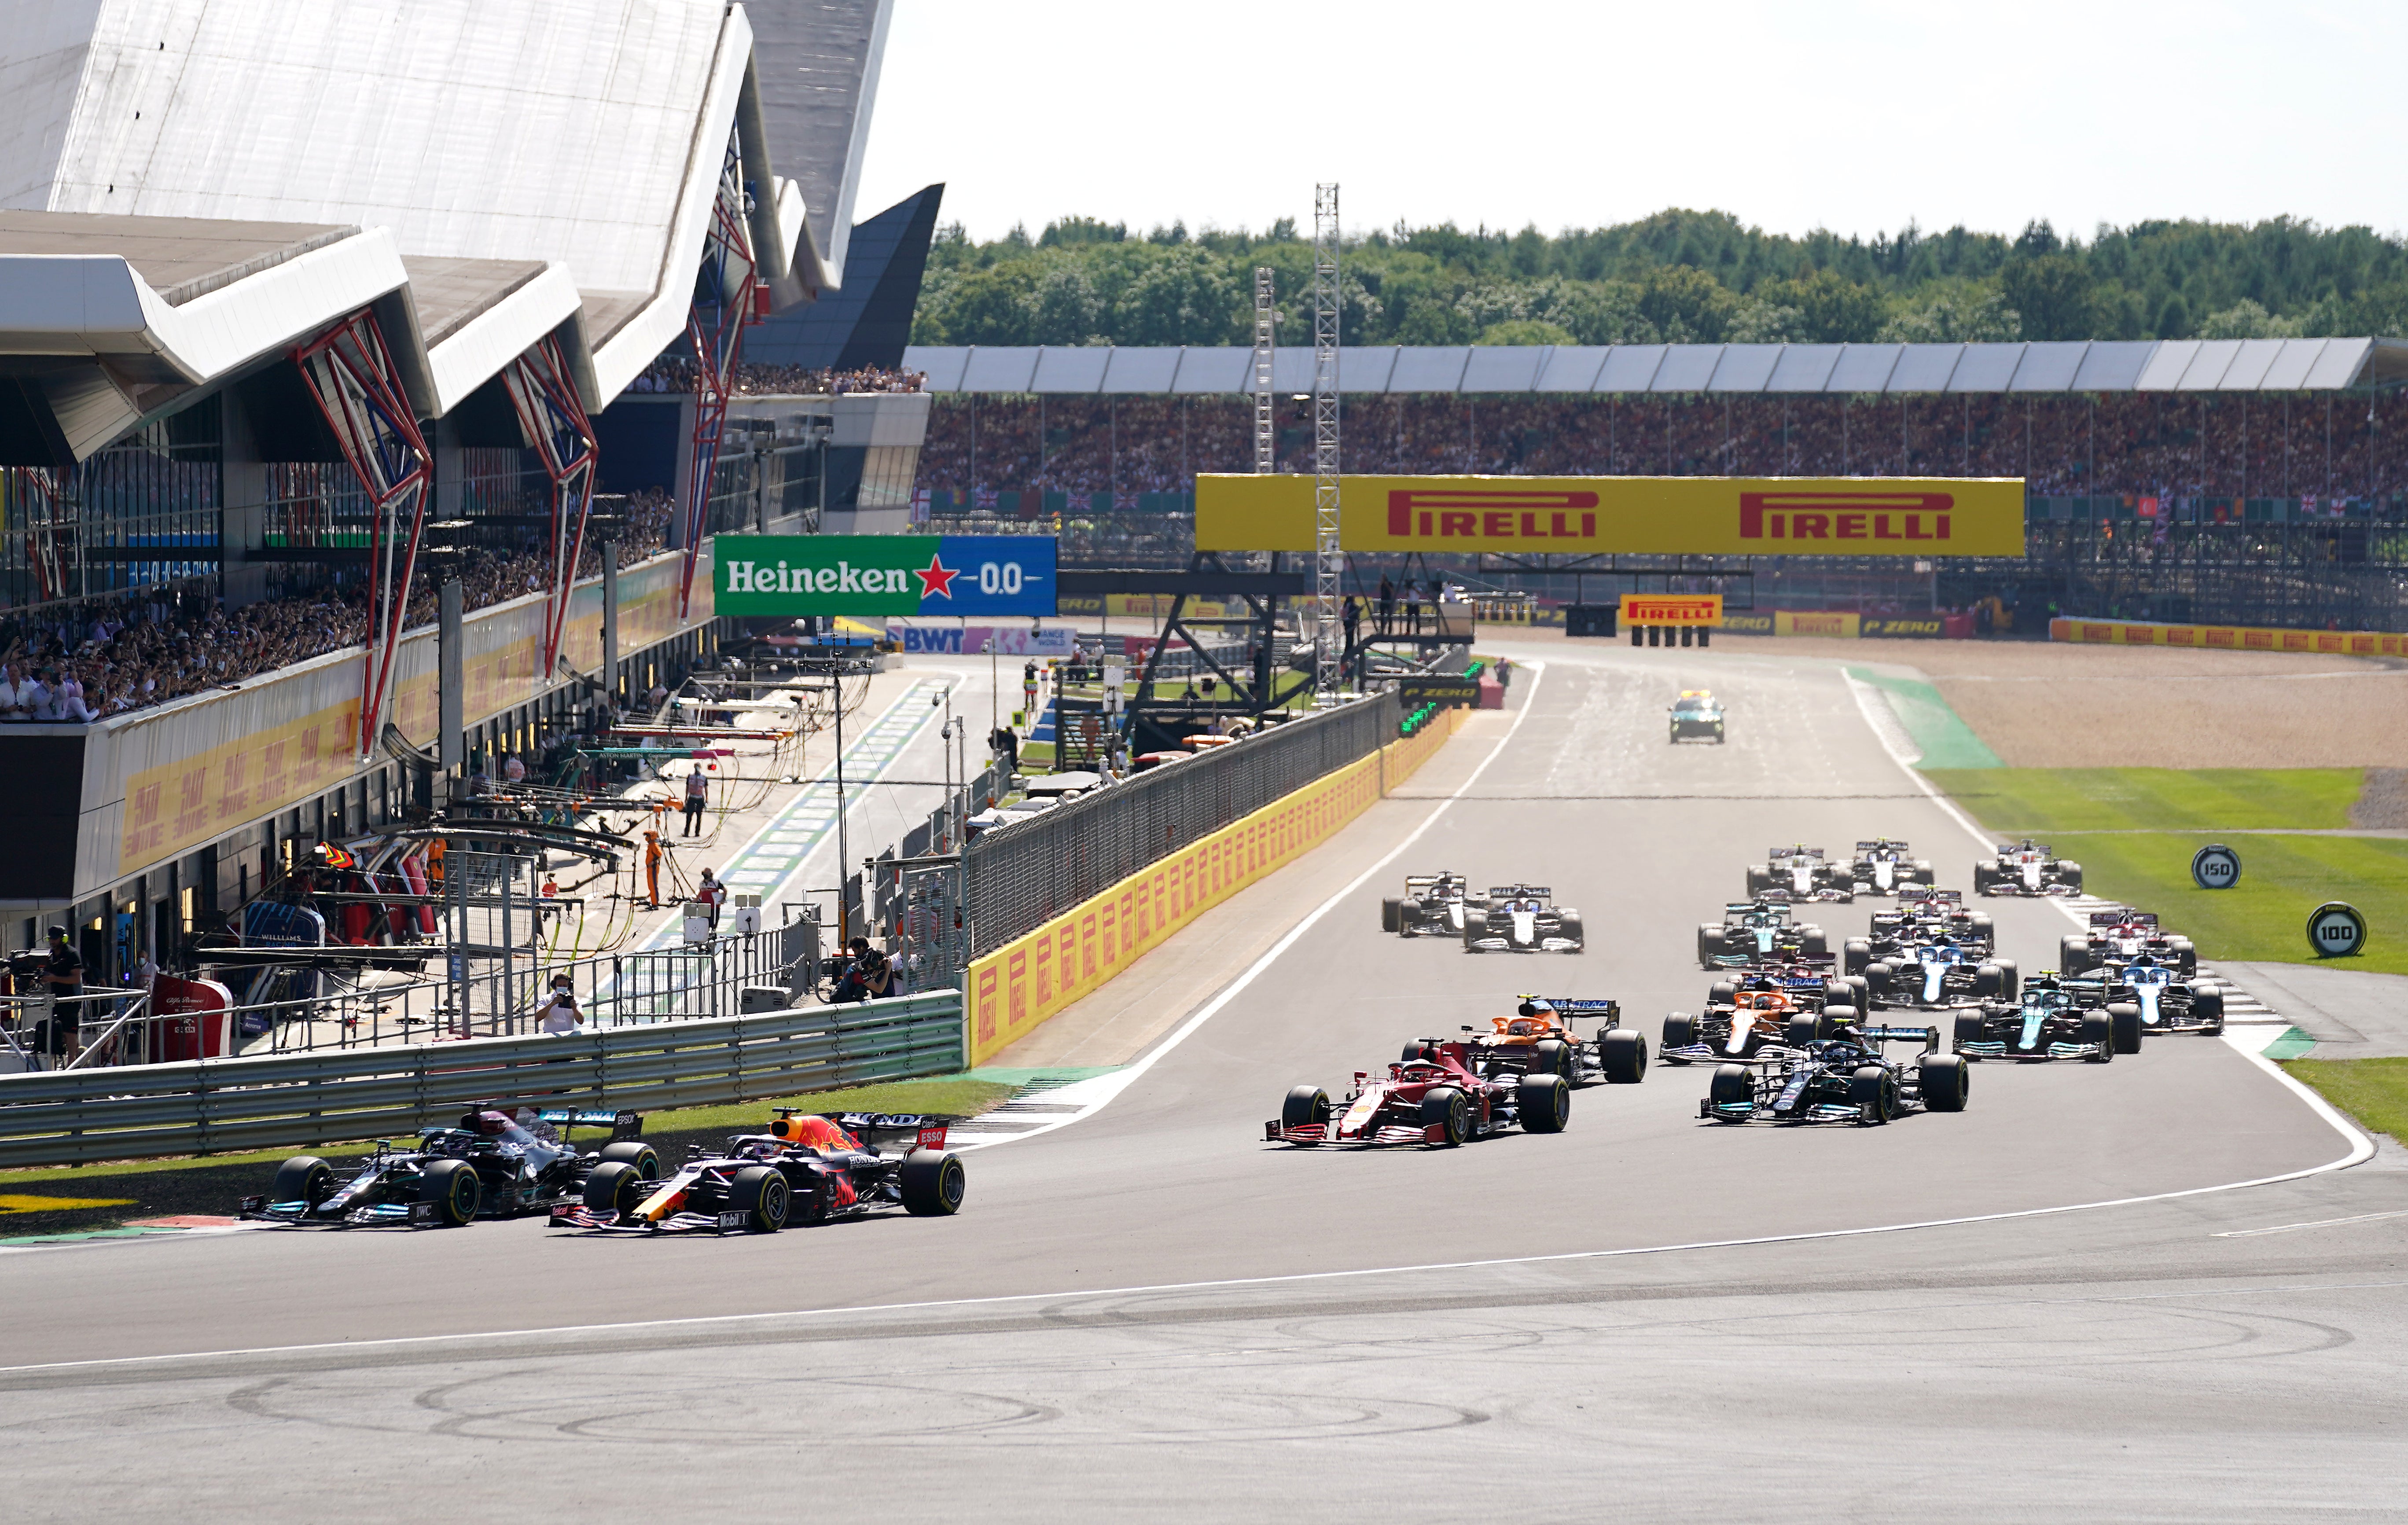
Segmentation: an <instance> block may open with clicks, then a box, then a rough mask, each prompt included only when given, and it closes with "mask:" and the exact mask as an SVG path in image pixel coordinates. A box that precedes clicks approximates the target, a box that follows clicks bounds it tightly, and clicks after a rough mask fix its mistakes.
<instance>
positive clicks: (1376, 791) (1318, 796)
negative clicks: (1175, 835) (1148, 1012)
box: [964, 709, 1471, 1065]
mask: <svg viewBox="0 0 2408 1525" xmlns="http://www.w3.org/2000/svg"><path fill="white" fill-rule="evenodd" d="M1470 713H1471V712H1469V711H1468V710H1456V709H1451V710H1448V711H1446V712H1444V716H1445V718H1444V719H1442V720H1434V721H1432V722H1431V723H1430V724H1429V725H1427V726H1425V727H1423V728H1422V729H1421V730H1419V731H1417V732H1415V733H1414V734H1413V735H1412V736H1411V737H1408V738H1405V739H1403V740H1401V741H1390V742H1389V743H1388V744H1387V745H1385V746H1383V747H1381V748H1379V749H1378V750H1377V751H1375V752H1374V753H1372V754H1371V755H1369V756H1367V757H1362V758H1358V759H1356V760H1355V761H1354V762H1351V763H1348V764H1346V765H1345V766H1344V767H1342V768H1340V769H1339V770H1337V771H1335V772H1332V773H1329V774H1327V775H1326V776H1324V777H1322V778H1319V779H1316V780H1314V781H1313V782H1312V783H1311V784H1306V785H1305V786H1304V787H1302V788H1300V789H1297V790H1295V791H1293V792H1291V793H1289V794H1286V795H1283V796H1281V797H1280V798H1277V799H1274V800H1272V801H1271V802H1270V803H1269V804H1268V805H1265V806H1264V807H1262V808H1261V809H1260V810H1257V811H1254V812H1253V813H1251V814H1248V815H1246V816H1244V817H1242V818H1240V819H1239V820H1237V821H1235V822H1233V823H1231V824H1230V825H1228V826H1226V827H1222V828H1221V829H1219V830H1217V831H1214V832H1211V833H1210V834H1208V835H1206V836H1204V837H1201V838H1199V839H1197V841H1195V842H1190V843H1188V844H1187V845H1185V846H1184V847H1182V848H1181V849H1179V850H1178V851H1176V852H1174V853H1171V854H1170V855H1168V856H1165V857H1163V858H1161V859H1159V860H1157V861H1155V862H1154V863H1151V864H1148V865H1146V866H1145V867H1144V868H1142V869H1140V870H1138V871H1137V872H1135V873H1133V874H1130V875H1129V876H1127V877H1126V878H1125V879H1123V880H1121V881H1120V882H1119V883H1117V884H1115V885H1111V886H1110V887H1109V888H1107V889H1105V890H1104V891H1103V892H1102V893H1101V894H1098V895H1096V896H1094V897H1093V898H1091V899H1087V900H1084V901H1082V902H1081V903H1080V904H1078V905H1075V906H1073V907H1071V908H1070V909H1069V910H1068V911H1066V912H1064V913H1063V914H1060V915H1058V916H1055V917H1054V918H1053V919H1052V920H1050V921H1048V922H1046V923H1045V924H1044V925H1042V926H1040V927H1039V928H1037V929H1036V930H1034V931H1032V932H1029V933H1028V934H1027V935H1025V936H1024V937H1019V938H1015V939H1013V940H1012V941H1011V942H1008V943H1006V944H1004V945H1003V946H1002V947H999V948H997V949H996V950H995V951H994V952H993V953H990V954H988V955H986V956H985V957H981V958H979V959H977V960H976V961H974V962H973V963H972V964H971V965H970V968H969V973H968V978H967V979H966V980H965V982H964V983H965V984H967V985H968V986H969V1045H970V1062H971V1063H972V1064H973V1065H978V1064H984V1063H986V1062H987V1061H988V1060H989V1059H991V1058H993V1057H995V1056H996V1054H997V1053H999V1052H1001V1051H1002V1050H1003V1049H1005V1048H1006V1047H1009V1046H1010V1045H1011V1044H1012V1043H1017V1042H1019V1041H1020V1040H1021V1039H1023V1038H1025V1037H1027V1036H1028V1034H1029V1033H1030V1032H1032V1031H1034V1030H1036V1029H1037V1028H1038V1026H1039V1024H1041V1023H1043V1022H1044V1021H1045V1020H1046V1019H1047V1018H1048V1017H1050V1016H1052V1015H1054V1014H1055V1013H1056V1012H1059V1011H1061V1010H1062V1009H1063V1008H1064V1007H1066V1006H1068V1005H1069V1004H1070V1003H1071V1002H1072V1001H1074V1000H1080V999H1081V998H1082V997H1085V996H1087V995H1091V994H1093V993H1094V992H1095V990H1096V989H1097V987H1099V986H1100V985H1103V983H1104V982H1105V981H1106V980H1109V979H1111V977H1112V976H1113V975H1115V974H1118V973H1119V972H1120V971H1123V970H1125V969H1126V968H1127V967H1128V966H1129V965H1130V964H1132V963H1134V962H1136V961H1137V960H1138V958H1140V957H1142V956H1143V955H1144V954H1145V953H1146V952H1147V951H1148V950H1149V949H1152V948H1154V946H1156V945H1157V944H1159V943H1161V942H1163V941H1164V940H1166V939H1168V937H1169V936H1170V935H1171V934H1172V933H1174V932H1176V931H1178V930H1179V929H1180V928H1183V927H1185V926H1186V925H1187V924H1188V923H1189V922H1191V921H1194V920H1195V919H1196V918H1197V916H1199V915H1202V914H1204V913H1205V912H1207V911H1209V910H1211V908H1212V907H1213V906H1216V905H1218V904H1220V903H1221V902H1222V901H1223V900H1226V899H1228V898H1229V897H1230V896H1232V895H1235V894H1237V893H1238V892H1239V891H1240V890H1241V889H1244V888H1245V887H1246V886H1247V885H1252V884H1254V883H1255V882H1256V881H1258V880H1261V879H1263V878H1266V877H1268V876H1269V875H1270V874H1271V873H1273V872H1275V871H1276V870H1279V869H1281V868H1282V867H1283V866H1285V865H1286V864H1288V863H1291V862H1293V861H1294V860H1295V859H1296V858H1297V857H1298V856H1301V855H1303V854H1304V853H1306V852H1309V851H1311V850H1312V848H1314V847H1317V846H1319V845H1320V844H1321V843H1322V842H1326V841H1327V840H1328V839H1329V838H1330V837H1331V836H1333V835H1335V834H1336V833H1337V832H1338V830H1339V828H1340V827H1343V826H1345V825H1346V824H1347V823H1348V822H1350V821H1352V820H1354V819H1355V816H1357V815H1360V814H1361V813H1363V812H1365V811H1367V810H1369V809H1370V808H1371V806H1372V805H1373V804H1375V803H1377V802H1378V801H1379V800H1380V798H1382V797H1383V796H1384V795H1385V794H1387V793H1388V791H1390V790H1391V789H1394V788H1395V787H1396V786H1397V785H1398V784H1402V783H1403V782H1404V781H1405V780H1406V779H1408V778H1410V777H1412V774H1413V772H1414V770H1417V769H1419V768H1420V767H1421V765H1422V764H1423V763H1425V762H1426V761H1428V760H1429V759H1430V758H1431V757H1432V756H1435V755H1437V753H1438V749H1439V748H1440V747H1441V746H1443V745H1444V744H1445V743H1446V740H1447V738H1448V737H1450V736H1453V735H1454V734H1455V730H1456V729H1457V727H1460V726H1462V725H1463V723H1464V721H1465V720H1466V719H1467V718H1469V715H1470ZM1179 766H1180V767H1182V768H1184V767H1187V766H1189V765H1187V764H1181V765H1179Z"/></svg>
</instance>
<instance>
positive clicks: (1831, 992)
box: [1823, 980, 1856, 1006]
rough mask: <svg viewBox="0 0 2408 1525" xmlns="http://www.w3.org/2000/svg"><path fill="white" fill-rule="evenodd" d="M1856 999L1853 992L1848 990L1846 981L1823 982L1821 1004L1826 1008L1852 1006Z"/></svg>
mask: <svg viewBox="0 0 2408 1525" xmlns="http://www.w3.org/2000/svg"><path fill="white" fill-rule="evenodd" d="M1855 1000H1856V992H1855V991H1854V990H1851V989H1849V988H1848V982H1847V981H1845V980H1825V981H1824V982H1823V1004H1824V1005H1826V1006H1847V1005H1852V1004H1854V1002H1855Z"/></svg>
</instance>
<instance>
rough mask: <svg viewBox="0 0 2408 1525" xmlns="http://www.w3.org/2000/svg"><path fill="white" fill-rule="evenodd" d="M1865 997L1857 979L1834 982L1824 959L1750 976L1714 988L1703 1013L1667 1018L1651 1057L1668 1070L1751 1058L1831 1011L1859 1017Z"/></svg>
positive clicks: (1747, 973)
mask: <svg viewBox="0 0 2408 1525" xmlns="http://www.w3.org/2000/svg"><path fill="white" fill-rule="evenodd" d="M1867 997H1868V993H1867V990H1866V987H1865V982H1864V980H1863V978H1862V977H1861V976H1857V977H1854V978H1843V979H1834V978H1832V977H1831V971H1830V968H1829V961H1828V959H1826V960H1824V962H1823V964H1822V965H1821V966H1820V967H1817V966H1816V965H1813V964H1793V965H1790V966H1788V967H1786V968H1785V969H1779V970H1757V971H1748V972H1746V973H1744V974H1742V975H1740V976H1739V977H1738V978H1736V979H1731V980H1717V981H1716V982H1714V984H1713V987H1712V988H1711V989H1709V990H1708V991H1707V992H1706V1004H1705V1008H1704V1010H1702V1011H1699V1012H1694V1013H1692V1012H1673V1013H1670V1014H1668V1015H1666V1017H1665V1018H1664V1029H1663V1033H1662V1037H1661V1040H1660V1042H1659V1043H1657V1045H1656V1057H1657V1058H1660V1059H1662V1060H1663V1061H1664V1062H1665V1063H1667V1064H1691V1063H1698V1062H1702V1061H1706V1060H1712V1059H1718V1058H1753V1057H1755V1056H1756V1054H1757V1053H1758V1052H1759V1051H1760V1050H1762V1049H1763V1048H1764V1047H1765V1046H1766V1045H1768V1044H1772V1043H1782V1042H1785V1039H1786V1035H1787V1034H1788V1032H1789V1024H1790V1023H1791V1022H1792V1021H1793V1020H1795V1019H1797V1018H1799V1017H1807V1018H1810V1019H1811V1018H1814V1017H1816V1016H1819V1014H1821V1013H1822V1012H1824V1011H1825V1010H1827V1009H1830V1008H1836V1007H1846V1008H1849V1009H1852V1010H1856V1011H1862V1010H1863V1009H1864V1003H1865V1001H1866V1000H1867Z"/></svg>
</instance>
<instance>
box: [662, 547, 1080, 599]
mask: <svg viewBox="0 0 2408 1525" xmlns="http://www.w3.org/2000/svg"><path fill="white" fill-rule="evenodd" d="M1058 586H1059V584H1058V583H1056V582H1055V581H1054V539H1053V537H1052V536H1050V535H722V536H720V537H719V538H718V539H717V540H715V541H714V542H713V550H712V552H711V568H710V590H711V598H712V604H711V609H712V611H713V612H714V613H720V614H858V615H865V616H868V615H878V614H973V615H975V614H1051V613H1053V612H1054V594H1055V592H1056V590H1057V588H1058Z"/></svg>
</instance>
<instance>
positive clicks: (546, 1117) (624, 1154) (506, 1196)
mask: <svg viewBox="0 0 2408 1525" xmlns="http://www.w3.org/2000/svg"><path fill="white" fill-rule="evenodd" d="M522 1119H523V1120H522ZM555 1123H565V1124H570V1125H576V1126H583V1127H600V1126H603V1125H606V1124H607V1125H609V1128H610V1129H611V1142H610V1143H609V1144H605V1145H604V1146H603V1147H602V1149H601V1151H600V1152H599V1153H596V1154H590V1155H581V1154H579V1153H578V1152H577V1151H576V1150H575V1149H572V1148H570V1147H568V1146H567V1145H566V1144H562V1143H561V1142H560V1137H559V1135H558V1134H557V1133H556V1132H554V1131H553V1129H552V1125H553V1124H555ZM643 1128H644V1120H643V1119H642V1118H641V1117H639V1116H638V1115H636V1114H634V1113H632V1112H574V1111H569V1112H546V1113H542V1114H540V1115H527V1114H524V1113H522V1114H521V1115H519V1116H518V1117H513V1116H511V1115H509V1114H508V1113H504V1112H493V1111H483V1110H480V1111H477V1112H471V1113H467V1114H466V1115H463V1116H462V1117H461V1119H460V1121H459V1124H458V1126H456V1127H452V1128H427V1129H420V1130H419V1134H418V1145H417V1147H416V1148H413V1149H396V1148H394V1146H393V1145H392V1144H390V1143H383V1144H378V1145H377V1147H376V1152H375V1153H374V1154H372V1155H370V1156H369V1157H368V1158H366V1159H365V1160H362V1161H361V1162H360V1164H359V1166H358V1169H357V1171H356V1173H354V1174H353V1175H352V1176H351V1179H350V1180H349V1181H347V1182H342V1181H337V1178H336V1175H335V1172H334V1168H333V1167H332V1166H330V1165H328V1164H327V1163H326V1162H325V1161H324V1160H322V1159H320V1158H316V1157H315V1156H312V1155H297V1156H295V1157H294V1158H291V1159H288V1160H286V1161H285V1162H284V1163H283V1164H281V1165H279V1166H278V1167H276V1179H275V1181H274V1183H273V1184H272V1185H270V1186H269V1187H268V1188H267V1193H266V1195H265V1196H261V1197H245V1198H244V1199H243V1200H242V1208H241V1213H240V1215H239V1216H242V1217H245V1218H248V1219H251V1220H253V1221H255V1222H262V1223H283V1224H290V1225H292V1226H293V1227H295V1228H325V1229H348V1228H363V1227H376V1226H392V1227H417V1226H420V1225H439V1226H444V1227H452V1228H456V1227H458V1226H460V1225H462V1224H465V1223H468V1222H470V1221H472V1220H474V1219H476V1218H477V1217H479V1216H484V1217H497V1218H507V1217H516V1216H519V1215H520V1214H522V1213H535V1212H541V1211H542V1210H544V1209H545V1208H548V1207H552V1206H553V1205H554V1204H556V1203H559V1202H562V1201H573V1200H576V1199H577V1198H579V1197H580V1196H581V1195H582V1193H583V1192H584V1189H585V1185H586V1182H587V1181H588V1180H589V1179H591V1178H592V1175H593V1173H595V1171H600V1170H606V1169H607V1170H613V1171H617V1172H620V1173H627V1174H631V1175H633V1176H635V1177H637V1178H638V1179H640V1180H655V1179H657V1178H658V1177H659V1175H660V1173H661V1160H660V1156H659V1155H658V1154H657V1153H656V1152H655V1151H654V1150H653V1148H652V1145H651V1144H646V1143H644V1142H643V1140H642V1138H641V1137H640V1136H639V1135H640V1134H641V1133H642V1132H643Z"/></svg>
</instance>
